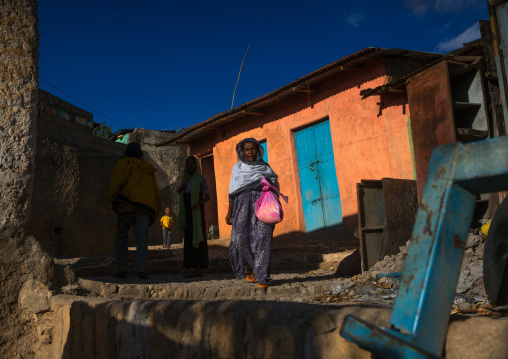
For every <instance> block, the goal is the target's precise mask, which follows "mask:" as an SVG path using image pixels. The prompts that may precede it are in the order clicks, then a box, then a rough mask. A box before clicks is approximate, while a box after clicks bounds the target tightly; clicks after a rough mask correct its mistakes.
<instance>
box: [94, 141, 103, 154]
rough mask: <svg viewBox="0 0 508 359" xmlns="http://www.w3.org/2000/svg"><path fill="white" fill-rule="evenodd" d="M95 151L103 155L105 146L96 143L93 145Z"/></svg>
mask: <svg viewBox="0 0 508 359" xmlns="http://www.w3.org/2000/svg"><path fill="white" fill-rule="evenodd" d="M93 150H94V151H96V152H101V153H103V152H104V145H101V144H99V143H94V144H93Z"/></svg>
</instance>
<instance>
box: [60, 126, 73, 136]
mask: <svg viewBox="0 0 508 359" xmlns="http://www.w3.org/2000/svg"><path fill="white" fill-rule="evenodd" d="M60 133H63V134H64V135H66V136H69V135H71V134H72V130H71V129H70V128H69V127H67V126H64V127H60Z"/></svg>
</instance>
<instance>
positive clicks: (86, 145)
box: [78, 138, 91, 148]
mask: <svg viewBox="0 0 508 359" xmlns="http://www.w3.org/2000/svg"><path fill="white" fill-rule="evenodd" d="M78 146H79V147H82V148H90V147H91V146H90V143H89V142H88V141H85V140H83V139H82V138H78Z"/></svg>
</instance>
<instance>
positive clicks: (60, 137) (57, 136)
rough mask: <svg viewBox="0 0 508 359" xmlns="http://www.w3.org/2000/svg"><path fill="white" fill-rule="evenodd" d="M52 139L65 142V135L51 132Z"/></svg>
mask: <svg viewBox="0 0 508 359" xmlns="http://www.w3.org/2000/svg"><path fill="white" fill-rule="evenodd" d="M53 139H54V140H55V141H58V142H60V143H65V136H64V134H63V133H60V132H53Z"/></svg>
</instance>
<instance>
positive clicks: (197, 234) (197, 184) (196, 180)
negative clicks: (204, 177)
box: [178, 156, 205, 248]
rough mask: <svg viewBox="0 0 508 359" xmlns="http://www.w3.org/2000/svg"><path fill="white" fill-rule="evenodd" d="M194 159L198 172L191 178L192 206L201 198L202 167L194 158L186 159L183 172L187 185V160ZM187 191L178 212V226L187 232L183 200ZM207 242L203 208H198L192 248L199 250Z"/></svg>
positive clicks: (194, 212) (193, 212)
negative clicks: (201, 244)
mask: <svg viewBox="0 0 508 359" xmlns="http://www.w3.org/2000/svg"><path fill="white" fill-rule="evenodd" d="M189 158H192V159H194V160H195V161H196V171H195V172H194V174H193V175H192V177H190V178H191V192H190V195H191V200H190V202H191V206H193V205H194V204H195V203H197V202H198V201H199V200H200V199H201V198H200V197H199V194H200V192H201V166H200V165H199V161H198V159H197V158H196V157H194V156H189V157H187V158H186V159H185V165H184V170H183V177H182V184H187V181H188V180H189V173H188V172H187V160H188V159H189ZM184 192H185V191H182V192H181V193H180V208H179V211H178V224H179V226H180V229H181V230H183V231H185V226H187V225H188V223H185V203H184V200H183V195H184ZM204 240H205V237H204V235H203V222H202V218H201V206H198V207H196V208H194V209H193V210H192V246H193V247H194V248H199V244H200V243H201V242H203V241H204Z"/></svg>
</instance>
